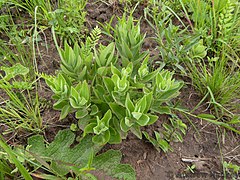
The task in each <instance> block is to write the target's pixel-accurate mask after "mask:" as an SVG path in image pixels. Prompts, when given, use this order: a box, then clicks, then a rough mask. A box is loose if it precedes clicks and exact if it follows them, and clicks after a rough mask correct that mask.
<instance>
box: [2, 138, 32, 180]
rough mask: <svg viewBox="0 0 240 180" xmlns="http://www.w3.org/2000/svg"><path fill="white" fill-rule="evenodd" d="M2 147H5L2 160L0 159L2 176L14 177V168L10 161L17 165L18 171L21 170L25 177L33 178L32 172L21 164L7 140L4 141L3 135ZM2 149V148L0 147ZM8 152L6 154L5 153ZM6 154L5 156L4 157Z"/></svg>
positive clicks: (29, 179) (30, 179) (28, 179)
mask: <svg viewBox="0 0 240 180" xmlns="http://www.w3.org/2000/svg"><path fill="white" fill-rule="evenodd" d="M0 147H1V148H2V149H3V151H1V157H0V159H1V161H0V175H1V178H4V177H5V178H9V176H10V177H11V178H13V177H14V176H13V172H14V171H13V170H12V167H11V166H10V165H9V164H10V163H12V164H14V165H15V166H16V169H15V170H16V171H19V172H20V173H21V174H22V176H23V178H24V179H27V180H32V177H31V175H30V173H29V172H28V171H27V170H26V168H25V167H24V166H23V165H22V164H21V162H20V161H19V159H18V157H17V156H16V155H15V152H14V150H12V149H11V147H9V146H8V145H7V144H6V142H5V141H4V139H3V137H2V136H0ZM0 150H1V149H0ZM5 153H6V154H5ZM4 156H5V157H4Z"/></svg>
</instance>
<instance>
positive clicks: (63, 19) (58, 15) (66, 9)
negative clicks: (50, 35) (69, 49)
mask: <svg viewBox="0 0 240 180" xmlns="http://www.w3.org/2000/svg"><path fill="white" fill-rule="evenodd" d="M86 3H87V0H60V1H59V2H58V8H57V9H56V10H55V11H53V12H50V13H49V14H51V20H50V21H49V24H51V25H53V26H54V27H55V31H56V33H57V35H59V36H60V38H61V39H62V40H63V41H64V40H67V41H68V42H69V43H71V44H74V42H76V41H79V40H80V38H83V37H84V35H83V33H84V32H86V28H85V26H84V23H85V21H86V20H85V16H86V11H85V10H84V8H85V6H86Z"/></svg>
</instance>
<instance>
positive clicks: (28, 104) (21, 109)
mask: <svg viewBox="0 0 240 180" xmlns="http://www.w3.org/2000/svg"><path fill="white" fill-rule="evenodd" d="M1 70H3V71H4V72H5V76H4V77H2V75H0V77H2V78H1V79H0V89H1V90H3V91H4V92H5V93H6V95H7V98H5V99H4V97H1V99H2V100H3V101H2V103H1V106H0V122H3V123H4V124H6V125H7V126H8V127H9V128H10V129H19V128H24V129H27V130H31V131H39V130H40V129H41V128H42V118H41V115H40V109H39V101H38V95H37V94H36V95H35V99H33V96H32V95H31V94H30V90H32V89H33V84H34V83H32V82H29V79H28V78H27V75H28V73H29V69H28V68H26V67H24V66H22V65H21V64H19V63H17V64H15V65H14V66H12V67H5V66H2V67H1ZM34 102H35V103H34Z"/></svg>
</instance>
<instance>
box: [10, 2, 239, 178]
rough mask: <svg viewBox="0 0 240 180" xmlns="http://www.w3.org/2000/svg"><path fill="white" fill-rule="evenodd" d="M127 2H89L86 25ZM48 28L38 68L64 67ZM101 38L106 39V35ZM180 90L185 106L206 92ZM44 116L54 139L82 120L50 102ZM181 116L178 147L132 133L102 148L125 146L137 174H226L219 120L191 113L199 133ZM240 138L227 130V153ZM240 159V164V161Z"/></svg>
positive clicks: (44, 93) (151, 45) (46, 93)
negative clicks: (163, 148)
mask: <svg viewBox="0 0 240 180" xmlns="http://www.w3.org/2000/svg"><path fill="white" fill-rule="evenodd" d="M122 8H123V7H121V6H120V5H117V4H113V5H111V6H109V5H106V4H104V3H100V2H99V3H94V1H93V0H90V1H89V3H88V4H87V6H86V9H87V11H88V15H87V24H86V25H87V26H88V28H89V29H91V28H94V27H95V26H96V25H98V23H97V21H99V22H101V23H104V22H108V21H109V20H110V18H111V16H112V15H113V14H115V15H121V14H122ZM143 8H144V6H143V5H139V7H138V8H137V9H136V11H135V13H134V16H135V17H136V18H139V17H141V16H142V15H143ZM141 30H142V32H146V33H147V37H150V36H153V35H154V32H153V31H152V30H151V28H150V27H149V26H148V24H147V22H145V21H144V20H142V22H141ZM47 33H49V36H47V44H48V46H49V48H48V52H47V53H46V51H45V49H44V48H45V47H44V46H40V53H41V55H42V58H40V59H39V61H38V62H39V65H38V68H39V72H44V73H47V74H54V72H55V71H56V70H57V69H58V68H59V62H60V58H59V56H58V53H57V50H56V48H55V45H54V42H53V40H52V39H51V37H52V36H51V35H50V34H51V32H50V31H47V32H46V34H47ZM102 41H103V43H104V39H103V40H102ZM144 48H145V50H149V51H150V54H151V55H152V56H154V55H156V52H157V51H156V43H155V42H153V41H151V40H149V39H147V40H146V42H145V44H144ZM42 86H43V87H42V88H41V90H40V91H39V96H40V97H42V98H45V99H47V100H49V101H50V99H51V95H52V93H51V92H50V90H47V87H44V86H46V85H45V84H44V82H42ZM181 92H182V93H181V94H180V96H179V97H178V99H180V102H181V103H182V105H183V106H185V107H186V108H188V109H190V110H191V109H193V108H194V107H195V106H196V105H197V103H198V102H199V101H200V100H201V97H199V96H198V95H197V93H196V92H195V91H194V88H193V87H191V86H190V85H185V87H184V88H183V89H182V90H181ZM206 108H207V107H206V106H203V107H200V108H199V109H198V111H199V112H203V111H204V110H205V109H206ZM42 116H43V120H44V123H45V124H48V125H47V128H46V129H45V131H44V135H45V137H46V139H47V140H49V141H52V140H53V139H54V137H55V135H56V134H57V132H58V131H59V130H60V129H64V128H66V127H70V125H71V123H76V121H77V120H75V119H74V117H73V116H72V115H69V116H68V118H67V119H65V120H63V121H61V122H59V121H58V118H59V112H57V111H54V110H51V109H50V108H49V109H47V108H46V109H45V110H44V111H43V112H42ZM179 116H180V117H181V118H182V120H183V122H184V123H186V124H187V125H188V130H187V133H186V135H185V136H184V138H183V139H184V141H183V143H174V142H172V143H171V146H172V148H173V152H168V153H163V152H160V153H159V152H158V151H157V150H156V149H155V148H154V147H153V146H152V145H151V144H150V143H149V142H147V140H145V139H143V140H140V139H138V138H137V137H136V136H134V135H133V134H131V133H130V134H129V135H128V137H127V139H126V140H123V142H122V143H121V144H118V145H106V146H105V147H104V148H103V149H102V152H103V151H106V150H108V149H110V148H112V149H118V150H120V151H121V152H122V154H123V158H122V162H123V163H129V164H131V165H132V166H133V167H134V169H135V171H136V174H137V179H138V180H165V179H166V180H168V179H223V176H222V173H223V172H222V164H221V155H220V149H219V144H218V137H217V134H216V126H214V125H212V124H209V123H206V122H204V121H200V120H199V119H191V121H192V123H193V124H194V125H195V126H196V128H197V129H198V131H199V135H200V136H199V135H198V133H197V132H196V130H195V129H194V128H193V126H192V125H191V124H190V123H189V121H188V120H187V119H186V118H185V117H184V116H182V115H181V114H179ZM166 120H167V116H160V117H159V120H158V121H157V122H156V123H155V124H154V125H151V126H149V127H147V129H145V130H146V131H148V132H150V133H152V132H153V130H161V124H162V123H163V122H164V121H166ZM49 124H50V125H49ZM221 130H223V129H221ZM220 138H223V137H220ZM25 140H26V138H25V136H21V135H20V136H19V137H18V135H17V136H16V137H15V139H12V140H11V141H10V142H13V141H17V144H18V143H21V144H23V143H22V142H24V143H26V141H25ZM220 141H221V142H222V139H220ZM239 141H240V137H239V136H236V135H235V134H233V133H232V132H227V133H226V135H225V144H223V145H221V151H222V154H223V155H224V154H226V155H227V156H228V157H229V158H230V157H234V155H235V154H236V153H238V154H239V153H240V149H239V148H238V149H236V150H234V151H232V150H233V149H234V148H235V147H236V146H237V145H238V144H239ZM229 152H230V153H229ZM190 161H193V162H190ZM237 163H239V164H240V162H237ZM192 164H194V165H195V169H194V173H191V172H189V171H187V170H186V169H187V166H191V165H192ZM96 174H97V176H98V177H99V179H112V178H110V177H106V176H103V175H102V174H101V173H98V172H96Z"/></svg>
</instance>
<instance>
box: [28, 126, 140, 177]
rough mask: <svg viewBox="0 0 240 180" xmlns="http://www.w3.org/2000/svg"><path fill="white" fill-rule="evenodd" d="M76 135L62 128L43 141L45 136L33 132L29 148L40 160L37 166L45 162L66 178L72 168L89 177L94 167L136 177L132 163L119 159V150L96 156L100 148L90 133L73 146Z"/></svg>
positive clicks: (113, 174)
mask: <svg viewBox="0 0 240 180" xmlns="http://www.w3.org/2000/svg"><path fill="white" fill-rule="evenodd" d="M74 139H75V135H74V133H73V132H71V131H70V130H63V131H59V133H58V134H57V135H56V137H55V139H54V141H53V142H51V143H50V144H48V145H46V144H44V138H43V136H40V135H36V136H32V137H30V138H29V139H28V146H29V147H30V148H29V152H30V154H31V155H32V157H33V158H35V161H36V162H37V163H38V166H37V167H38V168H40V167H44V166H45V168H48V170H49V171H50V172H52V173H54V174H55V175H56V176H58V177H62V178H63V179H66V178H64V176H65V175H66V174H67V173H69V172H70V171H72V172H73V173H74V174H75V175H76V176H77V177H78V178H80V179H82V178H87V177H89V174H91V171H95V170H96V171H104V172H105V173H107V174H108V175H110V176H112V177H115V178H117V179H131V180H132V179H136V178H135V172H134V170H133V169H132V167H131V166H130V165H127V164H121V163H120V161H121V153H120V151H116V150H109V151H107V152H105V153H102V154H100V155H97V156H96V153H97V152H98V151H99V150H100V148H99V147H96V146H95V145H94V144H93V143H92V142H91V138H90V137H89V136H86V137H84V138H83V139H81V141H80V143H78V144H77V145H75V146H74V147H73V148H70V146H71V145H72V144H73V142H74ZM47 162H49V163H50V164H49V165H48V163H47ZM35 166H36V165H35ZM92 176H93V175H92Z"/></svg>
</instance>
